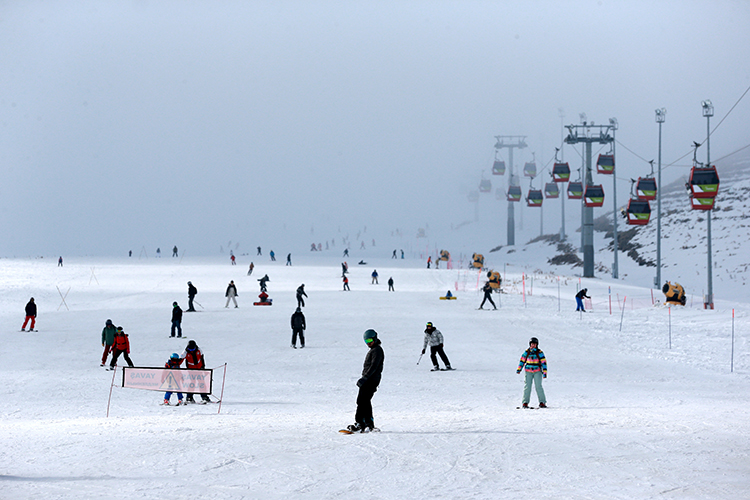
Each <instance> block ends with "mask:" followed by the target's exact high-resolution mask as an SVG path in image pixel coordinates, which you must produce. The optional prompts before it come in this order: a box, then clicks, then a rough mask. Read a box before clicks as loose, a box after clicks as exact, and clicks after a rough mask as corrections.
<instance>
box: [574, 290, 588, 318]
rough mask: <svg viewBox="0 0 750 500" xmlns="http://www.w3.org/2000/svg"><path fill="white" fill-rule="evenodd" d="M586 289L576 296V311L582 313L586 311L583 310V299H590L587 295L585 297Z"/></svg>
mask: <svg viewBox="0 0 750 500" xmlns="http://www.w3.org/2000/svg"><path fill="white" fill-rule="evenodd" d="M588 291H589V289H588V288H584V289H583V290H581V291H580V292H578V293H577V294H576V306H577V307H576V311H582V312H586V310H585V309H584V308H583V299H590V298H591V297H589V296H588V295H586V292H588Z"/></svg>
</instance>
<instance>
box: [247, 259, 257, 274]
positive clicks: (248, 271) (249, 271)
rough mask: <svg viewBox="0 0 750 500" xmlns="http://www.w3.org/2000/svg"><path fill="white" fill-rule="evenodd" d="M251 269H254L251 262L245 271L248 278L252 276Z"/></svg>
mask: <svg viewBox="0 0 750 500" xmlns="http://www.w3.org/2000/svg"><path fill="white" fill-rule="evenodd" d="M253 269H255V264H253V263H252V262H251V263H250V267H249V268H248V269H247V275H248V276H250V275H251V274H253Z"/></svg>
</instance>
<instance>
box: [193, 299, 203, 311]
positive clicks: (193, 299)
mask: <svg viewBox="0 0 750 500" xmlns="http://www.w3.org/2000/svg"><path fill="white" fill-rule="evenodd" d="M193 302H195V303H196V304H198V305H199V306H200V308H201V309H205V307H203V306H202V305H201V303H200V302H198V301H197V300H195V299H193Z"/></svg>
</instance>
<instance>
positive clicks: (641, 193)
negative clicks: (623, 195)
mask: <svg viewBox="0 0 750 500" xmlns="http://www.w3.org/2000/svg"><path fill="white" fill-rule="evenodd" d="M635 195H636V196H637V197H638V199H639V200H655V199H656V179H654V178H653V177H638V183H637V184H636V185H635Z"/></svg>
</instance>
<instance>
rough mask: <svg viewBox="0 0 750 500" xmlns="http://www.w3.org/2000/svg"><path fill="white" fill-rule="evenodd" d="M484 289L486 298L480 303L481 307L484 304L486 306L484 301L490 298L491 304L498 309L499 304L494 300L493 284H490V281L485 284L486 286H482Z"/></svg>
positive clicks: (480, 307)
mask: <svg viewBox="0 0 750 500" xmlns="http://www.w3.org/2000/svg"><path fill="white" fill-rule="evenodd" d="M482 291H483V292H484V298H483V299H482V303H481V304H479V309H483V307H482V306H484V303H485V302H486V301H488V300H489V301H490V304H492V307H493V309H495V310H497V306H496V305H495V302H494V301H493V300H492V286H491V285H490V282H489V281H487V282H486V283H485V284H484V286H483V287H482Z"/></svg>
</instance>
